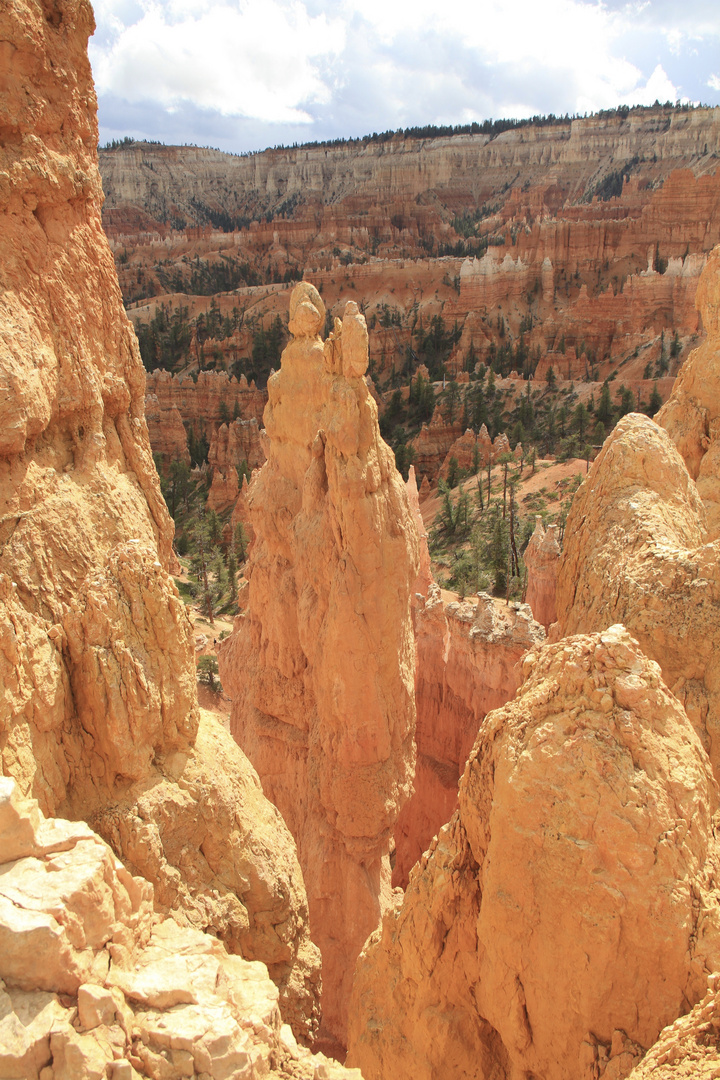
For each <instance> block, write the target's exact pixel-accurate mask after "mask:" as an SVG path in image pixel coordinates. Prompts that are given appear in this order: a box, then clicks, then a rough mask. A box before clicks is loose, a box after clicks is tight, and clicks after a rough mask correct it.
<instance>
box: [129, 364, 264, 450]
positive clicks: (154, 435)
mask: <svg viewBox="0 0 720 1080" xmlns="http://www.w3.org/2000/svg"><path fill="white" fill-rule="evenodd" d="M266 401H267V393H266V392H265V391H264V390H258V389H257V387H256V386H255V383H254V382H251V383H248V381H247V379H246V378H245V376H244V375H242V376H241V377H240V379H236V378H235V376H228V374H227V372H225V371H217V372H216V371H201V372H200V373H199V374H198V376H197V380H195V379H193V378H192V377H191V376H190V375H171V374H170V373H169V372H167V371H160V370H156V371H153V372H151V373H150V374H149V375H148V377H147V392H146V399H145V409H146V415H147V423H148V432H149V435H150V445H151V446H152V450H153V453H154V454H159V455H161V457H162V459H163V463H164V464H165V465H167V464H168V463H169V462H171V461H174V460H175V459H176V458H178V459H180V460H182V461H188V462H189V460H190V456H189V454H188V437H187V431H188V429H189V428H192V429H193V431H194V432H195V436H196V438H200V436H204V437H205V438H206V439H207V441H208V443H209V444H210V445H211V446H212V443H213V439H214V438H215V439H216V438H217V435H216V433H217V431H218V429H219V428H220V427H221V426H222V425H223V424H228V426H229V427H230V428H231V429H232V428H234V425H235V422H237V420H240V421H246V422H253V421H254V422H255V423H256V424H258V427H257V429H253V428H252V427H246V428H243V429H235V433H234V435H231V436H230V437H229V446H228V447H227V448H226V449H228V450H229V452H230V453H231V454H232V452H233V451H234V450H237V451H239V452H240V451H244V456H245V458H246V460H247V462H248V465H250V468H254V467H255V466H256V465H260V464H262V462H263V460H264V458H263V457H262V456H261V454H260V453H259V449H260V448H259V442H258V440H257V432H259V422H260V421H261V420H262V413H263V409H264V408H265V402H266ZM233 416H234V420H233V421H231V420H229V419H228V418H229V417H233ZM220 452H221V453H222V450H220ZM251 458H253V459H254V460H253V461H251V460H250V459H251ZM239 460H240V461H241V460H242V458H240V459H239ZM238 464H239V462H238Z"/></svg>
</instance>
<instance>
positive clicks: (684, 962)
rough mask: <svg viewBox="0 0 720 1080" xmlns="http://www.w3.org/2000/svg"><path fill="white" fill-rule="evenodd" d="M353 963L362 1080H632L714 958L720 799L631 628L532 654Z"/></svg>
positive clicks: (719, 953)
mask: <svg viewBox="0 0 720 1080" xmlns="http://www.w3.org/2000/svg"><path fill="white" fill-rule="evenodd" d="M524 667H525V674H526V678H525V682H524V683H523V685H522V687H521V688H520V690H519V691H518V694H517V697H516V699H515V700H514V701H512V702H510V703H509V704H507V705H506V706H505V707H504V708H502V709H498V710H496V711H494V712H492V713H490V714H489V715H488V716H487V717H486V719H485V721H484V723H483V724H482V726H481V728H480V733H479V735H478V738H477V741H476V743H475V746H474V748H473V751H472V753H471V755H470V758H469V760H468V763H467V766H466V768H465V772H464V774H463V778H462V781H461V784H460V792H459V803H460V805H459V810H458V812H457V813H456V814H455V815H453V817H452V818H451V820H450V822H449V824H448V825H447V826H446V827H445V828H444V829H443V830H442V831H441V832H440V834H439V836H438V837H437V839H436V840H435V841H434V843H433V844H432V845H431V847H430V849H429V851H428V852H427V853H426V854H425V855H424V856H423V858H422V860H421V861H420V863H419V864H418V866H417V867H416V868H415V869H414V870H413V871H412V873H411V875H410V884H409V886H408V890H407V892H406V894H405V897H404V900H403V902H402V905H401V906H400V907H399V908H398V909H396V910H395V911H393V912H391V913H390V914H388V915H386V917H385V919H384V920H383V925H382V929H381V930H378V931H377V932H376V933H375V934H373V935H372V937H371V938H370V940H369V941H368V943H367V945H366V947H365V950H364V952H363V954H362V955H361V957H360V959H359V960H358V965H357V971H356V978H355V985H354V989H353V999H352V1002H351V1009H350V1029H349V1055H348V1062H349V1063H352V1064H354V1065H358V1066H360V1067H361V1068H362V1071H363V1075H364V1076H365V1077H366V1080H380V1078H384V1077H388V1076H392V1077H394V1078H396V1080H402V1078H405V1077H407V1078H411V1077H412V1078H413V1080H430V1078H431V1077H435V1076H443V1077H447V1078H454V1077H457V1078H460V1077H467V1076H474V1077H483V1078H490V1077H493V1078H505V1080H510V1078H511V1077H517V1076H528V1075H532V1076H537V1077H542V1078H543V1080H598V1078H599V1077H606V1078H608V1080H609V1078H610V1077H612V1078H613V1080H619V1078H622V1077H625V1076H627V1075H628V1073H630V1072H631V1070H632V1068H633V1065H635V1064H636V1063H637V1062H638V1060H639V1059H640V1057H641V1055H642V1054H643V1053H644V1052H645V1051H646V1050H647V1049H649V1048H650V1047H651V1046H652V1044H653V1043H654V1042H655V1040H656V1039H657V1037H658V1034H659V1032H660V1030H661V1029H662V1027H663V1026H664V1025H665V1024H667V1023H670V1022H672V1021H673V1020H674V1019H675V1018H676V1017H677V1016H678V1015H680V1014H681V1013H682V1012H683V1011H684V1010H685V1009H686V1008H687V1007H688V1006H689V1005H692V1004H693V1003H695V1002H697V1001H699V1000H700V999H701V998H702V997H703V994H704V993H705V989H706V985H707V977H708V973H709V972H710V971H713V970H715V969H716V968H717V967H718V964H720V913H719V909H718V894H717V886H716V881H717V874H718V871H719V870H720V862H719V858H720V851H719V850H718V844H717V840H716V838H715V835H714V831H713V824H712V816H713V814H714V812H715V811H716V809H717V807H718V788H717V785H716V783H715V780H714V778H713V775H712V770H711V768H710V764H709V762H708V759H707V755H706V754H705V752H704V750H703V748H702V746H701V744H700V741H699V739H698V738H697V735H696V734H695V732H694V730H693V728H692V725H691V724H690V722H689V721H688V719H687V716H686V715H685V712H684V710H683V709H682V707H681V706H680V704H679V703H678V701H677V699H676V698H675V697H674V696H673V695H672V694H671V693H670V692H669V691H668V689H667V686H666V685H665V683H664V682H663V680H662V678H661V675H660V670H659V668H658V666H657V664H655V663H654V662H652V661H650V660H648V659H647V658H646V657H645V656H643V654H642V652H641V651H640V649H639V648H638V645H637V643H636V642H635V641H634V640H633V639H632V638H631V637H630V635H629V634H628V633H627V631H626V630H624V628H622V627H620V626H613V627H610V628H609V629H607V630H605V631H604V632H602V633H599V634H593V635H588V636H573V637H569V638H566V639H565V640H563V641H560V642H558V643H557V644H554V645H546V646H544V647H543V648H541V649H540V650H535V651H533V652H531V653H529V654H528V656H527V657H526V659H525V661H524Z"/></svg>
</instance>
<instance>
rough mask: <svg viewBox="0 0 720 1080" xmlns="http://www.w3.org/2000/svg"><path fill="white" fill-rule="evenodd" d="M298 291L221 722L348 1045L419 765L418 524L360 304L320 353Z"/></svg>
mask: <svg viewBox="0 0 720 1080" xmlns="http://www.w3.org/2000/svg"><path fill="white" fill-rule="evenodd" d="M324 322H325V308H324V305H323V302H322V299H321V298H320V296H319V294H318V292H317V290H316V289H315V288H314V287H313V286H312V285H310V284H309V283H307V282H303V283H301V284H300V285H298V286H297V287H296V288H295V290H294V291H293V294H292V298H291V301H290V331H291V333H292V335H293V339H292V340H291V342H290V344H289V345H288V346H287V348H286V349H285V351H284V353H283V356H282V365H281V369H280V371H279V372H277V373H276V374H275V375H273V376H272V377H271V379H270V380H269V383H268V392H269V401H268V405H267V408H266V410H265V417H264V419H265V427H266V429H267V433H268V436H269V450H268V461H267V463H266V464H265V465H264V466H263V468H262V469H261V470H260V472H259V474H258V476H257V478H256V480H255V482H254V483H253V485H252V487H251V489H250V496H249V501H250V510H251V517H252V525H253V528H254V532H255V539H254V542H253V547H252V550H251V555H250V563H249V578H250V590H249V605H248V609H247V614H246V615H245V616H240V617H239V618H238V625H237V629H236V632H235V634H234V635H233V636H232V637H231V638H229V639H228V641H227V642H226V643H225V644H224V646H223V647H222V649H221V654H220V671H221V676H222V680H223V685H224V686H225V687H226V688H228V689H229V691H230V693H231V694H232V695H233V698H234V701H233V711H232V730H233V733H234V735H235V737H236V738H237V740H238V742H239V743H240V745H241V746H242V747H243V749H244V750H245V751H246V752H247V754H248V755H249V757H250V759H251V761H252V762H253V764H254V765H255V767H256V768H257V770H258V772H259V774H260V777H261V780H262V783H263V787H264V790H265V792H266V794H267V795H268V796H269V797H270V798H271V799H272V800H273V802H274V803H275V804H276V805H277V806H278V807H279V808H280V810H281V812H282V814H283V816H284V818H285V820H286V822H287V824H288V825H289V827H290V831H291V832H292V834H293V836H294V837H295V839H296V841H297V845H298V853H299V856H300V862H301V866H302V868H303V873H304V876H305V883H306V887H307V890H308V898H309V902H310V920H311V933H312V936H313V940H314V941H315V942H316V943H317V944H318V945H319V946H320V949H321V952H322V957H323V1017H324V1023H325V1025H326V1027H327V1029H328V1031H329V1033H331V1034H332V1036H334V1037H335V1038H336V1039H338V1040H339V1041H340V1042H344V1040H345V1029H346V1022H347V999H348V996H349V992H350V986H351V982H352V973H353V966H354V963H355V959H356V957H357V955H358V953H359V951H360V949H361V947H362V945H363V943H364V941H365V939H366V937H367V935H368V934H369V933H371V932H372V931H373V930H374V929H375V927H376V926H377V925H378V923H379V921H380V915H381V909H382V905H383V903H384V902H385V900H386V899H387V898H388V896H389V887H390V867H389V860H388V858H387V856H388V850H389V845H390V839H391V836H392V831H393V827H394V825H395V821H396V819H397V815H398V812H399V810H400V807H401V806H402V804H403V802H404V801H405V800H406V799H407V797H408V795H409V793H410V789H411V783H412V777H413V772H414V765H415V760H414V743H413V736H414V730H415V701H414V692H413V691H414V688H413V679H414V663H415V651H414V641H413V632H412V623H411V616H410V596H411V590H412V588H413V585H414V582H415V579H416V575H417V572H418V537H417V529H416V525H415V522H414V519H413V516H412V511H411V509H410V506H409V503H408V497H407V493H406V489H405V485H404V483H403V481H402V478H401V477H400V474H399V473H398V472H397V470H396V468H395V463H394V460H393V454H392V451H391V450H390V449H389V447H388V446H386V444H385V443H384V442H383V440H382V438H381V437H380V432H379V428H378V421H377V407H376V405H375V402H374V400H373V398H372V396H371V394H370V392H369V390H368V387H367V386H366V383H365V380H364V378H363V375H364V373H365V370H366V368H367V363H368V352H367V330H366V327H365V320H364V318H363V316H362V315H361V314H360V313H359V312H358V309H357V305H356V304H355V303H353V302H351V303H348V304H347V306H346V308H345V315H344V318H343V320H342V322H340V320H336V322H335V329H334V331H333V332H332V333H331V334H330V336H329V337H328V339H327V341H326V342H325V343H324V344H323V342H322V341H321V339H320V337H319V332H320V330H321V328H322V326H323V325H324Z"/></svg>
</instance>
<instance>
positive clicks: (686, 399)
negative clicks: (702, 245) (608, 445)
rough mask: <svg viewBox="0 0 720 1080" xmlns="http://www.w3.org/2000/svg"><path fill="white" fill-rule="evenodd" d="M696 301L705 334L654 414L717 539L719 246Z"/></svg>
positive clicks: (719, 468)
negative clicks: (684, 467)
mask: <svg viewBox="0 0 720 1080" xmlns="http://www.w3.org/2000/svg"><path fill="white" fill-rule="evenodd" d="M696 304H697V307H698V310H699V311H700V312H701V314H702V317H703V326H704V328H705V332H706V335H707V336H706V338H705V340H704V341H703V343H702V345H700V347H699V348H698V349H695V350H694V351H693V352H692V353H691V354H690V356H689V357H688V358H687V360H686V361H685V363H684V364H683V366H682V368H681V370H680V373H679V375H678V377H677V379H676V380H675V385H674V387H673V391H672V394H671V395H670V398H669V400H668V401H667V402H666V403H665V405H664V406H663V408H662V409H661V410H660V412H659V413H658V414H657V416H656V420H657V422H658V423H659V424H660V425H661V426H662V427H664V428H665V430H666V431H667V432H668V434H669V436H670V438H671V439H672V441H673V442H674V443H675V445H676V446H677V448H678V450H679V451H680V453H681V455H682V457H683V459H684V461H685V464H686V465H687V468H688V472H689V473H690V475H691V476H692V478H693V480H694V481H695V483H696V484H697V489H698V492H699V494H700V498H701V499H702V500H703V503H704V504H705V509H706V511H707V524H708V532H709V538H710V539H711V540H716V539H718V537H720V248H715V250H714V251H713V253H712V255H711V256H710V258H709V260H708V262H707V265H706V267H705V269H704V270H703V272H702V276H701V278H700V282H699V284H698V289H697V295H696Z"/></svg>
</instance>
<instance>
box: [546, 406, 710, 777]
mask: <svg viewBox="0 0 720 1080" xmlns="http://www.w3.org/2000/svg"><path fill="white" fill-rule="evenodd" d="M705 540H706V530H705V509H704V507H703V504H702V501H701V499H700V496H699V494H698V491H697V488H696V486H695V483H694V482H693V480H692V479H691V477H690V476H689V475H688V472H687V469H686V468H685V464H684V462H683V460H682V458H681V457H680V454H679V453H678V451H677V450H676V449H675V446H674V445H673V443H672V442H671V440H670V438H669V436H668V435H667V433H666V432H665V431H664V430H663V429H662V428H660V427H658V426H657V424H655V423H654V422H653V421H652V420H649V419H648V418H647V417H646V416H641V415H637V414H630V415H629V416H626V417H624V418H623V419H622V420H621V421H620V423H619V424H618V425H617V427H616V428H615V429H614V431H613V432H612V433H611V435H610V436H609V437H608V439H606V441H605V445H604V446H603V448H602V450H601V452H600V453H599V454H598V456H597V458H596V460H595V461H594V462H593V465H592V467H591V469H590V473H589V475H588V476H587V478H586V480H585V482H584V483H583V484H582V486H581V487H580V488H579V489H578V491H577V493H576V495H575V498H574V500H573V504H572V507H571V509H570V514H569V515H568V520H567V524H566V527H565V537H564V550H563V554H562V558H561V561H560V569H559V572H558V582H557V594H556V600H557V617H558V622H557V625H556V626H555V627H554V628H553V630H552V636H553V637H554V638H555V639H557V638H558V637H560V636H562V635H564V634H575V633H590V632H592V631H596V630H602V629H604V628H605V627H607V626H609V625H611V624H612V623H614V622H622V623H623V624H624V625H625V626H627V628H628V629H629V630H630V631H631V633H632V634H633V635H634V636H635V637H636V638H637V639H638V641H639V642H640V645H641V647H642V649H643V652H644V653H645V654H646V655H647V656H649V657H651V658H652V659H653V660H656V661H657V663H658V664H659V665H660V667H661V669H662V672H663V678H664V679H665V681H666V682H667V684H668V686H669V687H670V688H671V689H672V691H673V693H674V694H675V695H676V697H678V698H679V699H680V701H681V702H682V703H683V704H684V706H685V709H686V711H687V714H688V716H689V718H690V720H691V721H692V723H693V726H694V727H695V730H696V731H697V733H698V735H699V736H700V738H701V740H702V742H703V745H704V746H705V748H706V750H707V752H708V753H709V755H710V759H711V761H712V763H713V768H714V769H715V774H716V776H718V775H720V740H719V738H718V723H719V722H720V656H719V655H718V650H717V648H716V642H717V641H718V640H720V561H719V558H718V557H719V555H720V541H715V542H714V543H712V544H707V543H705Z"/></svg>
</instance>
